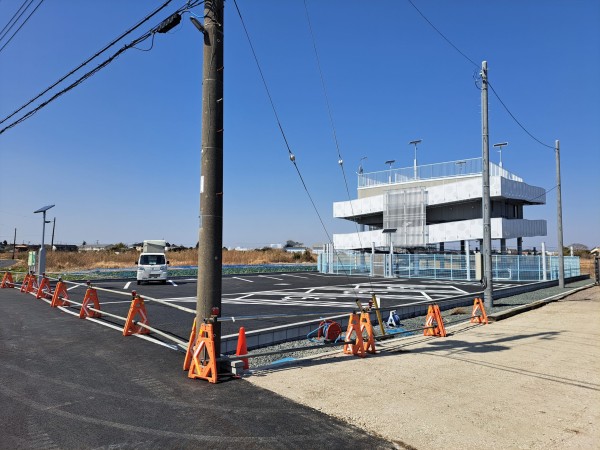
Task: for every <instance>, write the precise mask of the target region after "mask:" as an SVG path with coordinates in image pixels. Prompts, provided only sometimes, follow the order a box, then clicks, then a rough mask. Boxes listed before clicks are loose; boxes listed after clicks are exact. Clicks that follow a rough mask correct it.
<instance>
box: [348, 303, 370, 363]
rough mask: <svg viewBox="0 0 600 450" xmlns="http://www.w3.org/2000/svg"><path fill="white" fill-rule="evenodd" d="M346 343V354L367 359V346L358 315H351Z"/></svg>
mask: <svg viewBox="0 0 600 450" xmlns="http://www.w3.org/2000/svg"><path fill="white" fill-rule="evenodd" d="M352 333H354V335H355V338H354V343H352ZM344 342H345V344H344V353H346V354H347V355H350V354H352V355H358V356H360V357H361V358H364V357H365V345H364V341H363V335H362V331H361V320H360V316H359V315H358V314H355V313H351V314H350V318H349V319H348V329H347V330H346V336H345V337H344Z"/></svg>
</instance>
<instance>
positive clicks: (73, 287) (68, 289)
mask: <svg viewBox="0 0 600 450" xmlns="http://www.w3.org/2000/svg"><path fill="white" fill-rule="evenodd" d="M78 287H79V285H75V286H71V287H70V288H67V291H70V290H71V289H75V288H78Z"/></svg>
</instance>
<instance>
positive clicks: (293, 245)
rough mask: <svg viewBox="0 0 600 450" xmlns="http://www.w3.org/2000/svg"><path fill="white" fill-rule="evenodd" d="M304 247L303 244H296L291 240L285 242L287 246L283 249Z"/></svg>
mask: <svg viewBox="0 0 600 450" xmlns="http://www.w3.org/2000/svg"><path fill="white" fill-rule="evenodd" d="M303 246H304V244H303V243H302V242H296V241H292V240H291V239H290V240H287V241H286V242H285V245H284V246H283V247H284V248H291V247H303Z"/></svg>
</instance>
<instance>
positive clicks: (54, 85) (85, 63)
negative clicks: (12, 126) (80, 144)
mask: <svg viewBox="0 0 600 450" xmlns="http://www.w3.org/2000/svg"><path fill="white" fill-rule="evenodd" d="M172 1H173V0H167V1H166V2H165V3H163V4H162V5H161V6H159V7H158V8H156V9H155V10H154V11H153V12H151V13H150V14H148V15H147V16H146V17H144V18H143V19H142V20H140V21H139V22H138V23H137V24H135V25H134V26H133V27H131V28H129V29H128V30H127V31H125V32H124V33H122V34H121V35H120V36H118V37H117V38H115V39H113V40H112V41H111V42H110V43H108V44H107V45H105V46H104V47H102V49H100V50H98V51H97V52H96V53H95V54H94V55H92V56H91V57H89V58H88V59H86V60H85V61H84V62H82V63H81V64H79V65H78V66H77V67H75V68H74V69H72V70H71V71H69V72H68V73H67V74H66V75H63V76H62V77H61V78H59V79H58V80H57V81H55V82H54V83H52V84H51V85H50V86H48V87H47V88H46V89H44V90H43V91H42V92H40V93H39V94H37V95H36V96H35V97H33V98H32V99H31V100H29V101H28V102H27V103H25V104H24V105H22V106H21V107H19V108H18V109H16V110H15V111H13V112H12V113H11V114H9V115H8V116H6V117H5V118H4V119H2V120H0V124H3V123H4V122H6V121H7V120H8V119H10V118H11V117H13V116H14V115H15V114H17V113H19V112H20V111H22V110H23V109H25V108H26V107H27V106H29V105H31V104H32V103H33V102H34V101H36V100H37V99H39V98H40V97H42V96H43V95H45V94H46V93H48V92H49V91H50V90H52V89H54V88H55V87H56V86H58V85H59V84H60V83H62V82H63V81H64V80H66V79H67V78H68V77H70V76H71V75H73V74H74V73H75V72H77V71H78V70H79V69H81V68H83V67H84V66H86V65H87V64H89V63H90V62H91V61H93V60H94V59H96V58H97V57H98V56H100V55H101V54H102V53H104V52H105V51H106V50H108V49H109V48H111V47H112V46H114V45H115V44H116V43H117V42H119V41H120V40H122V39H123V38H124V37H126V36H127V35H129V34H131V33H133V32H134V31H135V30H136V29H138V28H139V27H140V26H142V25H143V24H144V23H146V22H147V21H148V20H150V19H151V18H152V17H154V16H155V15H156V14H158V13H159V12H160V11H162V10H163V9H164V8H166V7H167V6H168V5H169V4H170V3H171V2H172ZM195 3H197V4H199V3H198V2H195ZM193 6H197V5H196V4H195V5H193ZM193 6H189V7H193Z"/></svg>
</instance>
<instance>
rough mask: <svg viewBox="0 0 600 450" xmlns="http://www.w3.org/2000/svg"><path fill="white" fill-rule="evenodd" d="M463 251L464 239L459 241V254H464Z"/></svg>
mask: <svg viewBox="0 0 600 450" xmlns="http://www.w3.org/2000/svg"><path fill="white" fill-rule="evenodd" d="M464 253H465V241H460V254H461V255H464Z"/></svg>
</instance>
